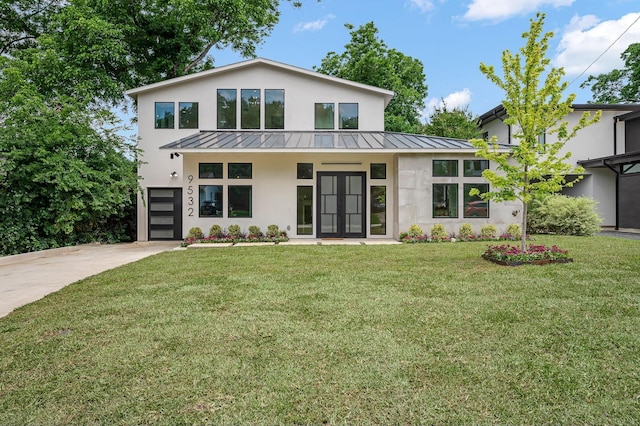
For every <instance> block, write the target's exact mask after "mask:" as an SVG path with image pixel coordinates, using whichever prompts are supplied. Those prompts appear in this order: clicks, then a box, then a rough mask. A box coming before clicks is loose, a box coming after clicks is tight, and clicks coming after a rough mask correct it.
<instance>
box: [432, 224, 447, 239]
mask: <svg viewBox="0 0 640 426" xmlns="http://www.w3.org/2000/svg"><path fill="white" fill-rule="evenodd" d="M447 238H449V234H447V230H446V229H445V227H444V225H443V224H441V223H436V224H435V225H433V226H432V227H431V239H432V240H444V239H447Z"/></svg>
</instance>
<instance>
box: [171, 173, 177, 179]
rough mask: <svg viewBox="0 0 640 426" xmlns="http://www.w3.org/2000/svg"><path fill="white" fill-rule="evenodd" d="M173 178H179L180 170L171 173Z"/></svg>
mask: <svg viewBox="0 0 640 426" xmlns="http://www.w3.org/2000/svg"><path fill="white" fill-rule="evenodd" d="M169 176H171V177H172V178H177V177H178V172H171V174H170V175H169Z"/></svg>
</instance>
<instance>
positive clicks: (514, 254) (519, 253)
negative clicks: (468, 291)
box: [482, 244, 571, 264]
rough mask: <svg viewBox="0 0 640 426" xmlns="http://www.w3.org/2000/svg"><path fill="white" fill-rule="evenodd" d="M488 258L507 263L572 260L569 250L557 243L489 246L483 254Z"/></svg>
mask: <svg viewBox="0 0 640 426" xmlns="http://www.w3.org/2000/svg"><path fill="white" fill-rule="evenodd" d="M482 257H484V258H485V259H487V260H490V261H493V262H498V263H506V264H522V263H551V262H570V261H571V259H570V258H569V252H568V251H567V250H563V249H561V248H559V247H558V246H556V245H553V246H551V247H547V246H544V245H534V244H530V245H529V246H528V247H527V249H526V250H524V251H523V250H522V249H521V248H520V247H516V246H512V245H509V244H502V245H499V246H487V249H486V250H485V252H484V253H483V254H482Z"/></svg>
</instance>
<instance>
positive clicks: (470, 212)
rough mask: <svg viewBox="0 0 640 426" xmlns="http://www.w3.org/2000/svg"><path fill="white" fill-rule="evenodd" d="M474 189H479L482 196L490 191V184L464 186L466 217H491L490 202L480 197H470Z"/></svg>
mask: <svg viewBox="0 0 640 426" xmlns="http://www.w3.org/2000/svg"><path fill="white" fill-rule="evenodd" d="M473 188H478V190H479V191H480V193H481V194H482V193H485V192H488V191H489V184H488V183H478V184H475V183H465V184H464V187H463V189H464V217H489V200H483V199H482V198H480V196H479V195H474V196H471V195H469V191H471V190H472V189H473Z"/></svg>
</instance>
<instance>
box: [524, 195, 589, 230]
mask: <svg viewBox="0 0 640 426" xmlns="http://www.w3.org/2000/svg"><path fill="white" fill-rule="evenodd" d="M601 222H602V219H600V217H599V216H598V214H597V213H596V201H595V200H593V199H592V198H588V197H568V196H566V195H561V194H554V195H550V196H547V197H544V198H541V199H537V200H534V201H533V202H531V203H530V204H529V213H528V215H527V226H528V229H529V230H530V232H532V233H539V234H543V233H554V234H562V235H593V234H594V233H595V232H598V231H599V230H600V223H601Z"/></svg>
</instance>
